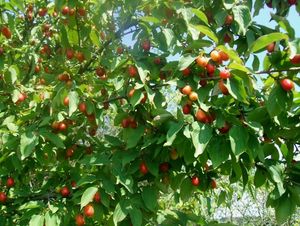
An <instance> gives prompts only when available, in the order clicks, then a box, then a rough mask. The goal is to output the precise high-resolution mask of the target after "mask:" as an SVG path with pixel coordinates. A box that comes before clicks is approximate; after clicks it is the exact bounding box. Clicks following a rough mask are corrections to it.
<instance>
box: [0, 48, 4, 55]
mask: <svg viewBox="0 0 300 226" xmlns="http://www.w3.org/2000/svg"><path fill="white" fill-rule="evenodd" d="M3 53H4V49H3V48H2V47H0V56H2V55H3Z"/></svg>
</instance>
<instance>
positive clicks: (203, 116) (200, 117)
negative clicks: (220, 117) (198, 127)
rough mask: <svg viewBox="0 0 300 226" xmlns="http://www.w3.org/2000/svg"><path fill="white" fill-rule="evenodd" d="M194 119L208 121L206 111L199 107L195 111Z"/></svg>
mask: <svg viewBox="0 0 300 226" xmlns="http://www.w3.org/2000/svg"><path fill="white" fill-rule="evenodd" d="M196 119H197V121H199V122H202V123H207V122H208V116H207V114H206V112H205V111H203V110H202V109H200V108H199V109H198V111H197V112H196Z"/></svg>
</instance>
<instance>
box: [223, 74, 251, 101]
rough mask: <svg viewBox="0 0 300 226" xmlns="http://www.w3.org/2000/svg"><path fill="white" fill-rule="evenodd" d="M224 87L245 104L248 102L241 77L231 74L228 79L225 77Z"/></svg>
mask: <svg viewBox="0 0 300 226" xmlns="http://www.w3.org/2000/svg"><path fill="white" fill-rule="evenodd" d="M227 80H228V81H227V83H226V87H227V89H228V91H229V93H230V95H231V96H232V97H233V98H234V99H237V100H239V101H241V102H243V103H245V104H248V103H249V102H248V100H247V92H246V89H245V85H244V82H243V79H242V78H240V77H237V76H233V77H232V78H230V79H227Z"/></svg>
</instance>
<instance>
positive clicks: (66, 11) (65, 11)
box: [61, 6, 70, 16]
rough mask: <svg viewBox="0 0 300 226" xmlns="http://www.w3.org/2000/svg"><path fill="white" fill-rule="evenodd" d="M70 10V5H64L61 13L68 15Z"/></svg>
mask: <svg viewBox="0 0 300 226" xmlns="http://www.w3.org/2000/svg"><path fill="white" fill-rule="evenodd" d="M69 12H70V9H69V7H68V6H64V7H63V8H62V10H61V13H62V14H63V15H65V16H66V15H68V14H69Z"/></svg>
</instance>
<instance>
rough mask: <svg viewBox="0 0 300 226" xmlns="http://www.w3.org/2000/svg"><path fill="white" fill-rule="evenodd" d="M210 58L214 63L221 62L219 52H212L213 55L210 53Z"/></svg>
mask: <svg viewBox="0 0 300 226" xmlns="http://www.w3.org/2000/svg"><path fill="white" fill-rule="evenodd" d="M210 58H211V60H212V61H214V62H219V61H220V59H221V58H220V54H219V52H218V51H217V50H213V51H211V53H210Z"/></svg>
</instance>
